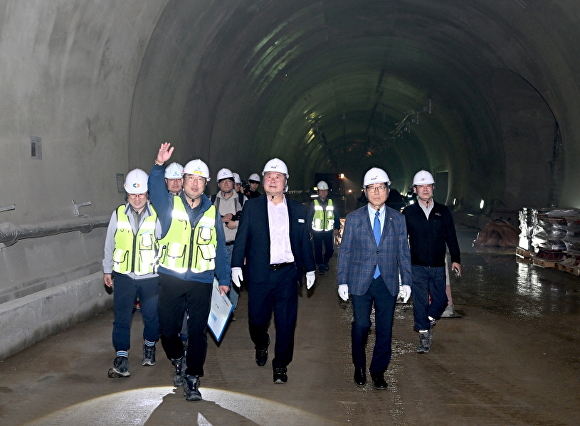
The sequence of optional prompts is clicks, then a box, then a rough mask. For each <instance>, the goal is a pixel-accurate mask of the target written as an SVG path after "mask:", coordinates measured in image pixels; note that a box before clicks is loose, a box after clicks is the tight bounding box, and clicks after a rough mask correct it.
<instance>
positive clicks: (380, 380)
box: [372, 373, 388, 390]
mask: <svg viewBox="0 0 580 426" xmlns="http://www.w3.org/2000/svg"><path fill="white" fill-rule="evenodd" d="M372 377H373V384H374V385H375V389H378V390H385V389H387V386H388V384H387V382H386V381H385V377H384V376H383V374H382V373H381V374H377V375H376V376H372Z"/></svg>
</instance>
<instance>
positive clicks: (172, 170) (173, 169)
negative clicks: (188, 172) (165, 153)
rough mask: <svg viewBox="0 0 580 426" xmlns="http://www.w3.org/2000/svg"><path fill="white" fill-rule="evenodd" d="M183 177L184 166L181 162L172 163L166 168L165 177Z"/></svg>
mask: <svg viewBox="0 0 580 426" xmlns="http://www.w3.org/2000/svg"><path fill="white" fill-rule="evenodd" d="M182 177H183V166H182V165H181V164H179V163H171V164H170V165H169V166H167V167H166V168H165V179H181V178H182Z"/></svg>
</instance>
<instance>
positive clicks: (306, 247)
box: [232, 158, 316, 383]
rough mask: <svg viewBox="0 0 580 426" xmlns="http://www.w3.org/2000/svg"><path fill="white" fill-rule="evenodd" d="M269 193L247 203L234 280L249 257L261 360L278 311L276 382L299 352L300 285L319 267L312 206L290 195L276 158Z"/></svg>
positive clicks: (253, 326)
mask: <svg viewBox="0 0 580 426" xmlns="http://www.w3.org/2000/svg"><path fill="white" fill-rule="evenodd" d="M262 176H263V177H264V183H263V184H264V192H265V195H262V196H259V197H258V198H252V199H250V200H248V201H246V203H245V204H244V210H243V213H242V215H241V218H240V223H239V225H238V232H237V233H236V240H235V243H234V250H233V253H232V281H233V282H234V284H236V285H237V286H238V287H239V286H240V284H241V281H242V280H244V277H243V276H242V266H243V265H244V259H245V261H246V267H245V274H246V277H245V280H244V281H245V282H247V287H248V317H249V318H248V322H249V327H250V337H251V338H252V341H253V342H254V345H255V349H256V363H257V364H258V365H259V366H260V367H261V366H264V365H265V364H266V362H267V361H268V346H269V344H270V336H269V335H268V324H269V322H270V319H271V317H272V311H273V312H274V323H275V327H276V345H275V350H274V351H275V356H274V359H273V360H272V368H273V370H274V383H286V381H287V380H288V376H287V374H286V373H287V366H288V364H290V362H291V361H292V356H293V352H294V329H295V327H296V318H297V315H298V285H299V284H301V283H302V272H303V270H304V269H306V271H308V272H307V273H306V282H307V288H310V287H312V285H313V284H314V279H315V277H314V271H315V269H316V266H315V263H314V256H313V254H312V246H311V245H310V240H309V237H308V222H307V214H306V207H304V206H303V205H302V204H300V203H298V202H296V201H293V200H290V199H288V198H286V197H285V196H284V192H285V190H286V181H287V179H288V169H287V167H286V164H284V162H283V161H282V160H280V159H278V158H274V159H272V160H270V161H268V163H266V166H265V167H264V171H263V172H262Z"/></svg>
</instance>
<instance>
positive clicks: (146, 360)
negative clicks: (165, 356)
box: [141, 344, 155, 365]
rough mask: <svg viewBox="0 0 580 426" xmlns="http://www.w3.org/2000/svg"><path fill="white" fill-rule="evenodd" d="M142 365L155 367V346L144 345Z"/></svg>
mask: <svg viewBox="0 0 580 426" xmlns="http://www.w3.org/2000/svg"><path fill="white" fill-rule="evenodd" d="M141 365H155V345H153V346H147V345H145V344H144V345H143V361H142V362H141Z"/></svg>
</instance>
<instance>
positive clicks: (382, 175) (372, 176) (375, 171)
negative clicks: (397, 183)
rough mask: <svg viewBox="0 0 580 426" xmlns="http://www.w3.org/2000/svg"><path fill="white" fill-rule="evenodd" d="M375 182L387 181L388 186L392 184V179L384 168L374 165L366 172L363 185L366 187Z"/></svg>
mask: <svg viewBox="0 0 580 426" xmlns="http://www.w3.org/2000/svg"><path fill="white" fill-rule="evenodd" d="M374 183H386V184H387V186H388V185H390V184H391V181H390V180H389V176H388V175H387V172H385V171H384V170H383V169H379V168H378V167H373V168H372V169H370V170H369V171H368V172H366V173H365V177H364V179H363V186H364V187H365V188H366V187H367V186H369V185H372V184H374Z"/></svg>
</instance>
